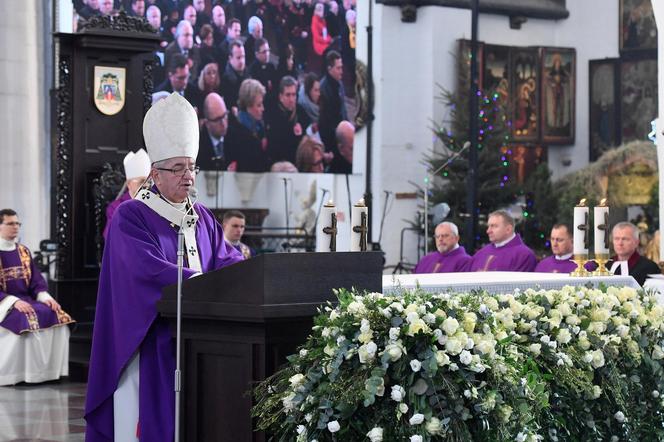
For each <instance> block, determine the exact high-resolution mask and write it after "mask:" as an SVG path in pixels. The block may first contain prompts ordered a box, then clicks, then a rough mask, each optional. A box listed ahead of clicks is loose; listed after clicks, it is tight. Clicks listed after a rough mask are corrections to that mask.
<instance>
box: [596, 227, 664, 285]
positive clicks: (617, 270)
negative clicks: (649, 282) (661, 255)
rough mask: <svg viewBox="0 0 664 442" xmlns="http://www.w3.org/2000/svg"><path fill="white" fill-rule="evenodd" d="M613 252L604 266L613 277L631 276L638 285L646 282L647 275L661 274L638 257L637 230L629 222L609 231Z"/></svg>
mask: <svg viewBox="0 0 664 442" xmlns="http://www.w3.org/2000/svg"><path fill="white" fill-rule="evenodd" d="M611 239H612V241H613V251H614V252H615V253H616V254H615V256H613V257H612V258H611V261H609V262H608V263H607V264H606V268H607V269H609V271H610V272H611V273H613V274H614V275H631V276H633V277H634V279H636V282H638V283H639V284H640V285H643V283H644V282H645V281H646V278H647V277H648V275H658V274H660V273H661V270H660V269H659V266H658V265H657V264H656V263H655V262H653V261H651V260H649V259H648V258H646V257H645V256H641V255H639V252H638V251H637V248H638V247H639V229H638V227H636V226H635V225H634V224H632V223H630V222H621V223H618V224H616V225H615V226H613V229H612V230H611Z"/></svg>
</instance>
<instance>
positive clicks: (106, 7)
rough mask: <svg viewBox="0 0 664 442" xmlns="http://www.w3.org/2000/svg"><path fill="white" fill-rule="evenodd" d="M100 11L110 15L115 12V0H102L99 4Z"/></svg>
mask: <svg viewBox="0 0 664 442" xmlns="http://www.w3.org/2000/svg"><path fill="white" fill-rule="evenodd" d="M99 12H101V14H102V15H108V14H110V13H111V12H113V0H101V3H100V4H99Z"/></svg>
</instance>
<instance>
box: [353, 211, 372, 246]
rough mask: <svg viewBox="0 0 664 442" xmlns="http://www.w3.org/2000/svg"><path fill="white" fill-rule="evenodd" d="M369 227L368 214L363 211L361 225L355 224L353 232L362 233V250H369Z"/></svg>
mask: <svg viewBox="0 0 664 442" xmlns="http://www.w3.org/2000/svg"><path fill="white" fill-rule="evenodd" d="M368 231H369V228H368V227H367V214H366V213H365V212H362V213H361V214H360V225H359V226H353V232H355V233H359V234H360V252H366V251H367V232H368Z"/></svg>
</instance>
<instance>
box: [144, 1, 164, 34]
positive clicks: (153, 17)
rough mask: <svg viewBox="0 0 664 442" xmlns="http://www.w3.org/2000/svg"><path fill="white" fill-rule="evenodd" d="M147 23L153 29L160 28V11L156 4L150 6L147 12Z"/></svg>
mask: <svg viewBox="0 0 664 442" xmlns="http://www.w3.org/2000/svg"><path fill="white" fill-rule="evenodd" d="M147 19H148V23H150V26H152V28H153V29H155V30H157V31H158V30H159V28H161V11H160V10H159V8H158V7H156V6H150V7H149V8H148V13H147Z"/></svg>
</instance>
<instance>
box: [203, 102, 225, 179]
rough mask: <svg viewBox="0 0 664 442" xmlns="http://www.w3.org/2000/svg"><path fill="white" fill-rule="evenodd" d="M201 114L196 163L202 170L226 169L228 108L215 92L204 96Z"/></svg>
mask: <svg viewBox="0 0 664 442" xmlns="http://www.w3.org/2000/svg"><path fill="white" fill-rule="evenodd" d="M203 116H204V120H203V121H204V122H203V127H202V128H201V137H200V149H199V151H198V161H197V162H196V164H198V166H199V167H200V168H201V169H202V170H226V159H225V155H224V137H225V136H226V131H227V130H228V109H226V103H224V99H223V98H221V96H220V95H219V94H217V93H216V92H212V93H210V94H208V96H207V97H205V102H204V104H203Z"/></svg>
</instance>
